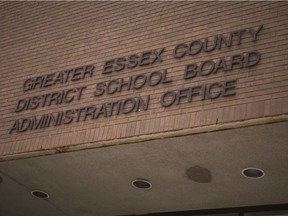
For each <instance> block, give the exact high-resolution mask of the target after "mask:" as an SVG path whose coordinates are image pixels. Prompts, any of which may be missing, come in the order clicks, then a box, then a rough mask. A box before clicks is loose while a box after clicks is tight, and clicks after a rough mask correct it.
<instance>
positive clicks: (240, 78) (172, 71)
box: [0, 2, 288, 156]
mask: <svg viewBox="0 0 288 216" xmlns="http://www.w3.org/2000/svg"><path fill="white" fill-rule="evenodd" d="M287 10H288V3H287V2H1V3H0V29H1V31H0V66H1V67H0V68H1V70H0V71H1V79H0V86H1V93H0V98H1V105H0V106H1V119H0V136H1V139H0V155H2V156H3V155H10V154H16V153H22V152H30V151H37V150H45V149H51V148H57V147H61V146H69V145H75V144H82V143H89V142H96V141H103V140H112V139H119V138H127V137H133V136H139V135H145V134H155V133H159V132H165V131H173V130H179V129H185V128H193V127H201V126H206V125H213V124H223V123H227V122H234V121H242V120H247V119H255V118H261V117H268V116H277V115H281V114H287V113H288V74H287V69H288V64H287V57H288V54H287V49H288V42H287V41H288V40H287V39H288V38H287V35H288V30H287V20H288V19H287V18H288V17H287ZM261 25H263V29H261V31H260V32H259V35H258V40H257V41H252V40H251V36H250V35H249V33H248V32H246V33H243V37H242V41H241V44H240V45H237V44H236V42H235V41H233V45H232V46H231V47H226V46H223V47H222V48H221V49H219V50H215V51H212V52H200V53H199V54H197V55H194V56H189V55H187V56H185V57H183V58H180V59H176V58H174V57H173V55H172V52H173V49H174V48H175V46H176V45H177V44H180V43H187V44H188V43H189V42H191V41H193V40H197V39H200V40H202V41H203V39H205V38H207V37H209V38H212V36H214V35H218V34H223V35H224V36H226V37H228V34H229V33H230V32H233V31H236V30H240V29H247V28H252V29H254V30H255V29H257V27H259V26H261ZM160 48H165V50H164V52H163V54H162V55H161V57H162V60H163V61H162V62H155V63H154V64H150V65H146V66H142V67H135V68H133V69H124V70H122V71H120V72H112V73H108V74H102V71H103V65H104V63H105V62H106V61H108V60H111V59H115V58H119V57H128V56H130V55H131V54H141V53H143V52H145V51H149V50H159V49H160ZM251 50H257V51H258V52H259V53H261V60H260V62H259V63H258V64H257V65H256V66H254V67H249V68H242V69H237V66H236V68H235V69H233V70H231V71H229V72H224V71H223V70H219V72H218V73H216V74H211V75H209V76H197V77H195V78H193V79H187V80H184V79H183V74H184V70H185V65H187V64H191V63H201V62H203V61H205V60H208V59H218V58H219V57H224V56H226V57H227V56H231V55H235V54H240V53H244V52H247V51H251ZM90 64H93V65H95V69H94V73H93V76H92V77H86V78H85V79H82V80H78V81H69V82H67V83H63V84H57V85H54V86H49V87H46V88H36V89H33V90H30V91H27V92H24V91H23V83H24V82H25V81H26V80H27V79H28V78H33V77H37V76H42V75H43V76H44V75H47V74H50V73H54V72H57V71H63V70H65V69H68V68H76V67H79V66H82V65H90ZM164 69H167V76H168V77H169V78H170V79H172V80H173V82H171V83H166V84H159V85H157V86H154V87H150V86H147V85H145V86H144V87H143V88H141V89H133V90H123V91H121V92H117V93H115V94H112V95H107V94H104V95H103V96H100V97H94V96H93V93H94V91H95V85H96V84H97V83H99V82H104V81H108V80H111V79H118V78H124V79H128V77H131V76H135V75H139V74H143V73H145V74H148V73H151V72H153V71H156V70H164ZM233 79H237V84H236V92H237V93H236V94H235V95H231V96H229V97H219V98H217V99H214V100H211V99H206V100H201V98H200V97H195V99H194V98H193V101H192V103H187V102H186V101H185V98H184V99H183V101H182V102H181V103H180V104H179V105H172V106H170V107H163V106H161V104H160V103H159V100H160V98H161V95H162V94H163V93H164V92H166V91H172V90H179V89H181V88H188V87H191V86H196V85H201V84H209V83H214V82H220V81H225V80H233ZM80 86H86V89H85V91H83V95H82V97H81V100H79V101H77V100H74V101H72V102H71V103H67V104H60V105H55V104H52V105H51V106H45V107H39V108H37V109H35V110H24V111H21V112H15V107H16V105H17V101H18V100H19V99H23V98H28V97H32V96H36V95H42V94H48V93H51V92H55V91H60V90H67V89H70V88H73V87H80ZM147 95H150V97H151V99H150V103H149V108H148V109H147V110H146V111H145V110H141V111H139V112H131V113H129V114H120V115H113V116H111V117H107V118H105V117H99V118H97V119H94V120H92V119H88V120H87V121H79V122H72V123H71V124H67V125H60V126H58V127H54V126H50V127H48V128H42V129H37V130H32V131H31V130H27V131H25V132H22V133H21V132H19V133H17V132H15V131H13V132H12V133H11V134H9V131H10V129H11V127H12V126H13V124H14V122H15V121H16V120H17V119H23V118H28V119H29V118H31V117H32V116H37V117H39V116H41V115H43V114H47V113H51V112H52V113H54V112H59V111H65V110H68V109H76V108H80V107H85V106H90V105H96V106H97V107H99V106H100V104H102V103H104V102H110V101H115V100H121V99H125V98H130V97H136V96H137V97H145V96H147Z"/></svg>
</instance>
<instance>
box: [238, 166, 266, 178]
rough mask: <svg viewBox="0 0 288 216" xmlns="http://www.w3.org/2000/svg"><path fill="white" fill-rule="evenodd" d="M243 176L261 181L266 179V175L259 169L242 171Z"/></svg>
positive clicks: (250, 168)
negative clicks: (260, 179) (263, 178)
mask: <svg viewBox="0 0 288 216" xmlns="http://www.w3.org/2000/svg"><path fill="white" fill-rule="evenodd" d="M242 175H243V176H245V177H247V178H253V179H259V178H262V177H264V175H265V173H264V171H263V170H261V169H259V168H254V167H249V168H245V169H243V170H242Z"/></svg>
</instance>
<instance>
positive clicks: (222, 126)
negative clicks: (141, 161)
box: [0, 114, 288, 161]
mask: <svg viewBox="0 0 288 216" xmlns="http://www.w3.org/2000/svg"><path fill="white" fill-rule="evenodd" d="M284 121H288V115H287V114H285V115H279V116H271V117H264V118H256V119H249V120H245V121H237V122H230V123H223V124H213V125H208V126H202V127H194V128H187V129H182V130H175V131H168V132H161V133H155V134H148V135H141V136H134V137H129V138H122V139H113V140H106V141H98V142H89V143H79V144H77V145H70V146H64V147H58V148H53V149H48V150H39V151H33V152H26V153H20V154H11V155H5V156H1V157H0V161H8V160H17V159H23V158H31V157H39V156H45V155H53V154H58V153H65V152H73V151H81V150H87V149H94V148H103V147H109V146H114V145H124V144H133V143H139V142H144V141H148V140H156V139H165V138H171V137H177V136H187V135H192V134H200V133H208V132H214V131H221V130H230V129H236V128H242V127H251V126H257V125H263V124H272V123H276V122H284Z"/></svg>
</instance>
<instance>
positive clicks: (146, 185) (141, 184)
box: [132, 179, 152, 189]
mask: <svg viewBox="0 0 288 216" xmlns="http://www.w3.org/2000/svg"><path fill="white" fill-rule="evenodd" d="M132 185H133V186H134V187H136V188H141V189H150V188H152V184H151V182H149V181H148V180H145V179H135V180H134V181H132Z"/></svg>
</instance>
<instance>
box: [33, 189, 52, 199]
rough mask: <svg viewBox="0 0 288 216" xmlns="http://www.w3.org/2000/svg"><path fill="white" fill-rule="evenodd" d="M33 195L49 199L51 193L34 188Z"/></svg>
mask: <svg viewBox="0 0 288 216" xmlns="http://www.w3.org/2000/svg"><path fill="white" fill-rule="evenodd" d="M31 194H32V196H35V197H37V198H40V199H48V198H49V195H48V194H47V193H46V192H43V191H40V190H34V191H31Z"/></svg>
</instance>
